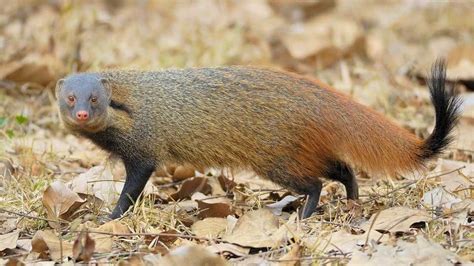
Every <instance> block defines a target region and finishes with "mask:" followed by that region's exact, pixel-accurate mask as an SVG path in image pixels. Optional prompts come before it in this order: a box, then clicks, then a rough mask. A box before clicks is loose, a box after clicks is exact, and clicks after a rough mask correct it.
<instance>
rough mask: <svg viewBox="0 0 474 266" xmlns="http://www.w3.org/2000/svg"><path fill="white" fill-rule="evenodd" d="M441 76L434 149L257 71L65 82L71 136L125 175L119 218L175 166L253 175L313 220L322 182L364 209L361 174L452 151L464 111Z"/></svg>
mask: <svg viewBox="0 0 474 266" xmlns="http://www.w3.org/2000/svg"><path fill="white" fill-rule="evenodd" d="M432 74H433V77H432V79H431V80H430V84H429V87H430V91H431V94H432V100H433V103H434V106H435V110H436V117H437V121H436V126H435V129H434V131H433V133H432V135H431V136H430V137H429V138H428V139H427V140H421V139H418V138H417V137H416V136H414V135H413V134H411V133H409V132H408V131H406V130H405V129H403V128H400V127H399V126H397V125H396V124H394V123H392V122H391V121H389V120H388V119H386V118H384V117H383V116H382V115H380V114H378V113H376V112H374V111H372V110H371V109H369V108H368V107H365V106H363V105H361V104H358V103H356V102H355V101H353V100H351V99H350V98H349V97H348V96H346V95H344V94H342V93H340V92H338V91H336V90H334V89H332V88H330V87H329V86H327V85H325V84H323V83H321V82H319V81H316V80H312V79H309V78H305V77H302V76H298V75H295V74H290V73H287V72H280V71H273V70H266V69H259V68H252V67H218V68H190V69H181V70H166V71H160V72H142V71H110V72H98V73H80V74H73V75H70V76H68V77H67V78H65V79H63V80H60V81H59V82H58V85H57V97H58V100H59V101H58V102H59V109H60V114H61V117H62V120H63V122H64V124H65V126H66V128H68V129H70V130H72V131H73V132H75V133H79V134H80V135H82V136H85V137H87V138H89V139H91V140H92V141H93V142H94V143H96V144H97V145H99V146H100V147H102V148H103V149H105V150H108V151H110V152H112V153H114V154H116V155H118V156H120V157H121V158H122V160H123V162H124V164H125V168H126V172H127V177H126V183H125V186H124V189H123V191H122V195H121V197H120V199H119V203H118V205H117V207H116V208H115V210H114V211H113V213H112V215H111V217H112V218H117V217H119V216H121V215H122V214H123V212H124V211H126V210H127V209H128V208H129V207H130V205H131V204H132V203H133V202H134V201H135V200H136V199H137V197H138V196H139V194H140V193H141V192H142V190H143V187H144V185H145V184H146V182H147V180H148V178H149V176H150V175H151V173H152V172H153V170H154V169H155V168H156V167H158V166H161V165H163V164H165V163H169V162H172V163H178V164H181V163H189V164H192V165H194V166H196V167H200V168H202V167H230V168H236V169H250V170H253V171H255V172H256V173H257V174H259V175H260V176H262V177H265V178H268V179H270V180H272V181H274V182H276V183H278V184H280V185H282V186H283V187H285V188H289V189H291V190H294V191H295V192H297V193H301V194H305V195H307V196H309V198H308V201H307V204H306V206H305V210H304V212H303V213H302V216H303V217H308V216H310V215H311V213H312V212H313V211H314V210H315V208H316V206H317V203H318V200H319V195H320V192H321V186H322V185H321V181H320V179H319V178H320V177H326V178H329V179H333V180H338V181H340V182H342V183H343V184H344V185H345V187H346V191H347V196H348V198H349V199H357V198H358V188H357V183H356V180H355V177H354V174H353V172H352V170H351V166H357V167H359V168H361V169H364V170H366V171H369V172H386V173H390V174H394V173H401V172H406V171H411V170H415V169H417V168H420V167H421V166H422V165H423V162H424V161H425V160H426V159H429V158H431V157H433V156H435V155H437V154H439V153H440V152H441V151H442V150H443V148H444V147H446V145H447V144H448V143H449V140H450V138H449V133H450V131H451V129H452V128H453V126H454V125H455V123H456V119H457V109H458V106H459V100H458V98H456V97H455V96H453V94H452V92H450V91H448V90H446V89H445V84H444V83H445V80H444V79H445V71H444V65H443V64H442V63H438V64H437V65H435V66H434V68H433V73H432Z"/></svg>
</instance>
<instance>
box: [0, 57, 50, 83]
mask: <svg viewBox="0 0 474 266" xmlns="http://www.w3.org/2000/svg"><path fill="white" fill-rule="evenodd" d="M56 78H57V77H56V76H55V75H54V74H53V73H52V72H51V71H50V69H49V67H48V66H47V65H43V64H37V63H28V62H14V63H10V64H8V65H3V66H2V67H1V68H0V79H3V80H10V81H14V82H18V83H25V82H28V83H36V84H39V85H43V86H46V85H48V84H49V83H52V82H54V81H55V80H56Z"/></svg>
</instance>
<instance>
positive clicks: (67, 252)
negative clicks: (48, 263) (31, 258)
mask: <svg viewBox="0 0 474 266" xmlns="http://www.w3.org/2000/svg"><path fill="white" fill-rule="evenodd" d="M31 246H32V250H33V251H34V252H38V253H40V257H41V258H43V259H47V258H48V257H51V259H53V260H54V261H60V260H61V253H62V256H63V258H64V257H71V256H72V243H71V242H69V241H65V240H63V241H60V239H59V238H58V237H57V236H56V234H55V233H54V232H53V231H49V230H47V231H41V230H39V231H36V233H35V235H34V236H33V239H32V240H31ZM48 254H49V256H48Z"/></svg>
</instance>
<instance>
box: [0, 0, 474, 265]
mask: <svg viewBox="0 0 474 266" xmlns="http://www.w3.org/2000/svg"><path fill="white" fill-rule="evenodd" d="M472 12H474V5H473V4H472V3H470V2H468V1H457V2H454V3H448V2H445V3H442V2H435V1H433V2H430V1H422V0H415V1H375V0H365V1H332V0H326V1H294V2H290V1H282V0H268V1H263V0H261V1H260V0H258V1H251V0H249V1H232V0H228V1H214V0H202V1H164V0H149V1H138V2H136V3H135V2H134V3H133V4H132V3H129V2H128V1H123V0H108V1H87V2H86V1H40V0H26V1H18V2H13V1H11V2H9V3H8V4H3V5H2V6H1V7H0V32H1V34H0V48H1V51H2V52H1V53H0V79H1V81H0V88H1V90H0V144H1V145H0V177H1V179H0V182H1V183H0V256H1V258H0V262H1V263H17V262H23V263H27V264H32V263H35V262H40V261H43V262H50V263H51V264H54V262H63V263H73V262H81V261H82V262H92V263H121V264H132V265H142V264H147V265H154V264H160V265H181V264H184V263H186V264H192V265H205V264H206V263H207V265H226V264H236V265H247V264H251V263H258V264H261V265H273V264H278V265H280V264H281V265H300V264H303V265H306V264H311V263H315V264H327V263H337V264H352V265H359V264H364V265H375V264H382V263H385V264H395V263H399V264H430V265H437V264H440V265H445V264H448V265H449V264H455V263H458V262H460V263H463V264H469V263H472V262H473V261H474V256H473V254H474V251H473V241H474V238H473V237H474V231H473V227H472V225H473V222H472V216H473V210H474V203H473V178H474V164H473V163H472V159H473V154H474V136H473V135H474V134H472V132H474V92H473V90H474V74H473V73H474V46H473V45H472V43H473V41H474V23H472ZM437 58H445V59H446V60H447V62H448V73H447V75H448V81H449V85H450V86H451V85H452V86H453V87H454V89H455V91H456V93H458V94H460V95H461V96H462V98H463V99H464V104H463V107H462V115H461V118H460V121H459V125H458V126H457V128H456V130H455V131H456V132H455V135H454V139H455V141H454V143H453V144H452V145H451V146H450V148H449V149H448V150H447V152H446V153H445V154H444V155H442V156H441V158H439V159H438V160H434V161H432V162H430V163H428V164H427V167H426V169H424V170H420V171H418V172H416V173H407V174H406V175H404V176H393V177H389V176H385V175H370V174H368V173H364V172H362V171H357V178H358V182H359V184H360V194H361V198H360V200H359V201H358V202H352V201H349V202H348V201H347V200H345V192H344V188H343V186H342V185H341V184H339V183H336V182H329V181H327V182H325V183H324V189H323V194H322V197H321V207H320V208H319V210H318V212H317V213H316V214H315V215H313V216H312V217H311V218H309V219H305V220H300V219H298V217H297V215H296V210H297V209H298V208H300V207H301V203H302V199H301V198H298V195H296V194H294V193H291V192H289V191H287V190H285V188H280V187H278V186H276V185H274V184H272V183H271V182H269V181H266V180H263V179H260V178H259V177H257V176H255V175H254V174H253V173H251V172H242V171H230V170H229V169H194V168H193V167H192V166H189V165H178V166H176V165H167V166H166V168H164V169H157V171H156V172H155V173H154V175H153V177H152V179H151V181H150V182H149V184H148V185H147V188H146V191H145V192H144V197H143V199H142V200H141V201H140V202H138V203H137V204H136V206H135V207H134V208H133V209H132V210H130V211H129V212H127V214H126V215H125V216H124V217H123V218H122V219H120V220H116V221H105V220H104V217H105V216H106V215H107V214H108V213H109V212H110V211H111V209H112V208H113V206H114V203H115V201H116V199H117V193H119V192H120V190H121V186H122V185H123V177H124V170H123V166H122V165H121V163H120V161H118V160H116V159H115V158H112V157H110V156H109V155H108V154H107V153H105V152H103V151H101V150H100V149H99V148H97V147H96V146H94V145H93V144H92V143H90V142H89V141H88V140H85V139H82V138H79V137H76V136H74V135H71V134H69V133H68V132H67V131H65V129H64V128H63V127H62V126H61V123H60V120H59V117H58V115H57V107H56V100H55V95H54V87H55V83H56V81H57V80H58V79H59V78H61V77H63V76H64V75H66V74H69V73H73V72H77V71H92V70H103V69H116V68H127V69H154V70H157V69H164V68H178V67H195V66H217V65H255V66H262V67H274V68H280V69H284V70H287V71H292V72H297V73H300V74H303V75H308V76H310V77H313V78H317V79H320V80H322V81H323V82H325V83H327V84H329V85H331V86H333V87H335V88H337V89H338V90H341V91H343V92H344V93H347V94H350V95H351V97H352V98H353V99H354V100H356V101H359V102H361V103H363V104H365V105H368V106H370V107H371V108H373V109H375V110H377V111H378V112H381V113H383V114H384V115H386V116H387V117H389V118H390V119H392V120H394V121H396V123H398V124H399V125H400V126H402V127H404V128H406V129H408V130H410V131H411V132H413V133H414V134H416V135H417V136H419V137H422V138H423V137H426V136H427V135H428V134H429V133H430V131H431V130H432V128H433V123H434V121H433V119H434V113H433V109H432V106H431V103H430V100H429V93H428V90H427V88H426V86H425V85H426V78H427V73H428V72H429V69H430V65H431V64H432V63H433V62H434V61H435V60H436V59H437ZM202 134H205V132H202ZM368 141H370V140H368ZM10 265H11V264H10Z"/></svg>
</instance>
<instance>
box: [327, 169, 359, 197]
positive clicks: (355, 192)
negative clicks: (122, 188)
mask: <svg viewBox="0 0 474 266" xmlns="http://www.w3.org/2000/svg"><path fill="white" fill-rule="evenodd" d="M326 177H327V178H329V179H331V180H336V181H339V182H341V183H342V184H343V185H344V187H345V188H346V194H347V199H351V200H357V199H359V186H358V185H357V180H356V178H355V175H354V172H353V171H352V169H351V168H350V167H349V166H348V165H347V164H346V163H344V162H341V161H335V162H333V163H331V165H330V167H329V168H328V170H327V175H326Z"/></svg>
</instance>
